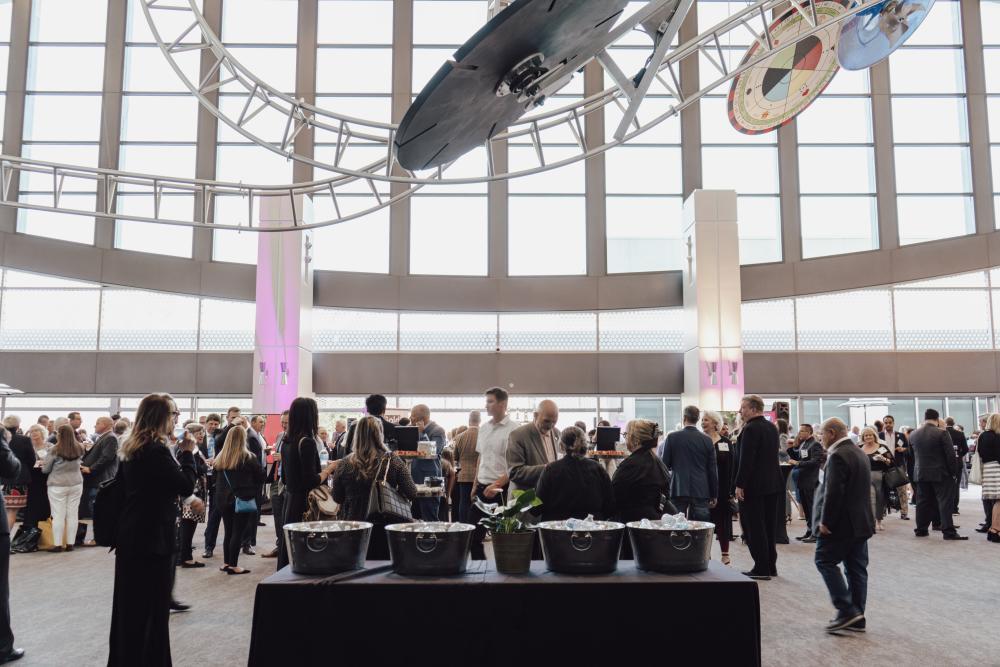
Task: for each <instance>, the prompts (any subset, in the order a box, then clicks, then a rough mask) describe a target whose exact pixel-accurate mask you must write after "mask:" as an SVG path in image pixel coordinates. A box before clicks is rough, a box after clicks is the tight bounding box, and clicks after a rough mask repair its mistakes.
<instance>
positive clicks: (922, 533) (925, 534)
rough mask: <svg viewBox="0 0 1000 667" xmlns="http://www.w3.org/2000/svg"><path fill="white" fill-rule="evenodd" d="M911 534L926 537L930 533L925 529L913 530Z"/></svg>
mask: <svg viewBox="0 0 1000 667" xmlns="http://www.w3.org/2000/svg"><path fill="white" fill-rule="evenodd" d="M913 534H914V535H916V536H917V537H927V536H928V535H930V533H928V532H927V531H926V530H915V531H913Z"/></svg>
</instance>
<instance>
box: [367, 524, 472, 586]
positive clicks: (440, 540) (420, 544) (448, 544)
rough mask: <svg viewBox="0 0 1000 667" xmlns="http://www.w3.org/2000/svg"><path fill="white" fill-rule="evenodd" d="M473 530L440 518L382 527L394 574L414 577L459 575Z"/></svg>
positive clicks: (464, 565)
mask: <svg viewBox="0 0 1000 667" xmlns="http://www.w3.org/2000/svg"><path fill="white" fill-rule="evenodd" d="M456 526H457V528H456ZM475 529H476V527H475V526H473V525H472V524H468V523H445V522H443V521H428V522H416V523H394V524H392V525H389V526H386V527H385V534H386V537H388V539H389V555H390V556H391V557H392V569H393V571H395V572H396V574H405V575H416V576H441V575H449V574H462V573H463V572H465V568H466V566H467V565H468V563H469V545H470V544H471V543H472V532H473V531H474V530H475Z"/></svg>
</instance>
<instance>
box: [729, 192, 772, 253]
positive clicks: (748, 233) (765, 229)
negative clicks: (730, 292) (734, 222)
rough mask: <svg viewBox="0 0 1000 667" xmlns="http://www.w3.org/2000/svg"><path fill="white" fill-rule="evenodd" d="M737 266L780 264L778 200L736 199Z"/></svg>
mask: <svg viewBox="0 0 1000 667" xmlns="http://www.w3.org/2000/svg"><path fill="white" fill-rule="evenodd" d="M736 211H737V213H736V215H737V219H738V225H739V233H740V264H743V265H747V264H766V263H768V262H780V261H781V203H780V201H779V199H778V197H738V198H737V200H736Z"/></svg>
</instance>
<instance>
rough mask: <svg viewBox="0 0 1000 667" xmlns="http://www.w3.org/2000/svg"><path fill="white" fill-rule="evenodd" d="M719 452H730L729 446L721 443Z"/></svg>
mask: <svg viewBox="0 0 1000 667" xmlns="http://www.w3.org/2000/svg"><path fill="white" fill-rule="evenodd" d="M719 451H720V452H728V451H729V444H728V443H725V442H720V443H719Z"/></svg>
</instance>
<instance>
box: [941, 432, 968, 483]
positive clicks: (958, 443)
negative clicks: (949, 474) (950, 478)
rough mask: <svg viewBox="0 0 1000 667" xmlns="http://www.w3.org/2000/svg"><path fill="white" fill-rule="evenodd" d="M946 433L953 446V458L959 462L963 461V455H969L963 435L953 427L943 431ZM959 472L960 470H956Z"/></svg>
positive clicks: (966, 441)
mask: <svg viewBox="0 0 1000 667" xmlns="http://www.w3.org/2000/svg"><path fill="white" fill-rule="evenodd" d="M945 430H946V431H948V435H950V436H951V441H952V443H953V444H954V445H955V458H957V459H958V460H959V461H964V460H965V455H966V454H968V453H969V442H968V440H966V439H965V434H964V433H962V432H961V431H959V430H958V429H957V428H955V427H954V426H950V427H948V428H946V429H945ZM958 470H961V468H958V469H957V470H956V472H957V471H958Z"/></svg>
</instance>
